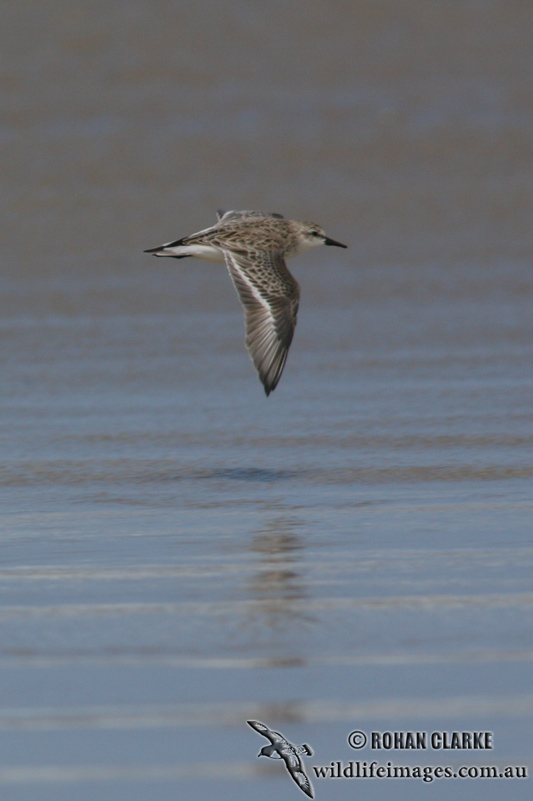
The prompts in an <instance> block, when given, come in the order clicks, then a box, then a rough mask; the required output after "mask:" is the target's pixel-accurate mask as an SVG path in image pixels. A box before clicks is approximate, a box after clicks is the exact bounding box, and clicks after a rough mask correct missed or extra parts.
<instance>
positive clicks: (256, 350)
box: [224, 249, 300, 395]
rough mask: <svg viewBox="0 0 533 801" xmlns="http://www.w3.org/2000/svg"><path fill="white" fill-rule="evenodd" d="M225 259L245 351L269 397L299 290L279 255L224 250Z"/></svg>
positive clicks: (284, 352)
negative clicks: (241, 321)
mask: <svg viewBox="0 0 533 801" xmlns="http://www.w3.org/2000/svg"><path fill="white" fill-rule="evenodd" d="M224 256H225V258H226V265H227V267H228V271H229V274H230V276H231V279H232V281H233V284H234V286H235V289H236V290H237V294H238V295H239V298H240V301H241V303H242V306H243V308H244V318H245V326H246V339H245V342H246V348H247V350H248V353H249V354H250V357H251V359H252V361H253V363H254V366H255V369H256V370H257V372H258V373H259V378H260V380H261V382H262V384H263V386H264V388H265V392H266V394H267V395H270V393H271V392H272V390H273V389H275V388H276V386H277V384H278V381H279V379H280V378H281V374H282V372H283V368H284V366H285V362H286V361H287V354H288V352H289V347H290V344H291V342H292V337H293V335H294V328H295V326H296V315H297V313H298V301H299V297H300V287H299V286H298V283H297V281H296V280H295V279H294V278H293V276H292V275H291V274H290V272H289V271H288V269H287V267H286V265H285V261H284V259H283V255H282V254H281V253H280V252H277V251H276V252H264V251H252V252H248V251H242V250H233V249H227V250H226V249H224Z"/></svg>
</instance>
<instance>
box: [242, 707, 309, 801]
mask: <svg viewBox="0 0 533 801" xmlns="http://www.w3.org/2000/svg"><path fill="white" fill-rule="evenodd" d="M246 722H247V723H248V725H249V726H251V727H252V729H255V731H257V732H259V734H262V735H263V737H266V738H267V740H270V745H264V746H263V748H262V749H261V750H260V752H259V753H258V755H257V756H266V757H269V758H270V759H283V761H284V762H285V767H286V768H287V770H288V771H289V774H290V776H291V778H292V779H294V781H295V782H296V784H297V785H298V787H299V788H300V790H301V791H302V792H304V793H305V794H306V795H308V796H309V798H313V785H312V784H311V782H310V781H309V779H308V777H307V776H306V774H305V771H304V769H303V767H302V760H301V759H300V756H301V755H302V754H305V755H306V756H312V754H313V751H312V750H311V748H310V747H309V746H308V745H305V744H304V745H300V746H296V745H292V744H291V743H290V742H289V741H288V740H286V739H285V737H284V736H283V735H282V734H280V733H279V732H277V731H272V729H269V728H268V726H265V724H264V723H260V722H259V721H258V720H247V721H246Z"/></svg>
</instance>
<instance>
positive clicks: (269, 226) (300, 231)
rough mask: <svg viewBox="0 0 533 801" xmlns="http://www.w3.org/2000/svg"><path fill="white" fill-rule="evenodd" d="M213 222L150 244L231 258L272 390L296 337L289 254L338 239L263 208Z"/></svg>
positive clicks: (253, 352) (249, 339) (260, 368)
mask: <svg viewBox="0 0 533 801" xmlns="http://www.w3.org/2000/svg"><path fill="white" fill-rule="evenodd" d="M217 216H218V222H217V223H216V224H215V225H213V226H211V227H210V228H205V229H204V230H202V231H198V233H196V234H191V235H190V236H185V237H183V238H182V239H177V240H176V241H174V242H168V243H167V244H166V245H160V246H159V247H157V248H151V249H150V250H145V251H144V252H145V253H153V255H154V256H170V257H171V258H175V259H184V258H186V257H187V256H195V257H196V258H198V259H206V260H207V261H216V262H224V261H225V262H226V266H227V268H228V272H229V274H230V276H231V280H232V281H233V285H234V287H235V289H236V290H237V294H238V296H239V299H240V301H241V303H242V306H243V309H244V318H245V327H246V339H245V342H246V348H247V350H248V353H249V354H250V357H251V359H252V361H253V363H254V366H255V369H256V370H257V372H258V374H259V379H260V381H261V382H262V384H263V386H264V388H265V393H266V394H267V395H270V393H271V392H272V390H273V389H275V388H276V386H277V384H278V381H279V380H280V378H281V374H282V372H283V368H284V366H285V362H286V360H287V354H288V352H289V346H290V344H291V342H292V337H293V334H294V328H295V326H296V314H297V312H298V300H299V297H300V287H299V286H298V283H297V281H296V280H295V279H294V278H293V276H292V275H291V273H290V272H289V271H288V269H287V265H286V264H285V259H286V258H290V257H291V256H298V255H299V254H300V253H305V251H306V250H310V249H311V248H314V247H317V246H318V245H336V246H337V247H339V248H345V247H347V246H346V245H342V244H341V243H340V242H335V240H334V239H330V238H329V237H327V236H326V234H325V233H324V231H323V230H322V228H320V226H318V225H315V223H310V222H298V221H296V220H285V219H284V218H283V217H282V215H281V214H265V213H263V212H262V211H226V212H223V211H219V212H218V214H217Z"/></svg>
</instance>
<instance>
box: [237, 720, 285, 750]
mask: <svg viewBox="0 0 533 801" xmlns="http://www.w3.org/2000/svg"><path fill="white" fill-rule="evenodd" d="M246 722H247V724H248V725H249V726H251V727H252V729H255V731H257V732H259V734H262V735H263V737H266V738H267V740H270V742H271V743H272V745H280V746H283V747H288V748H291V744H290V743H289V741H288V740H286V739H285V737H284V736H283V735H282V734H280V733H279V732H278V731H272V729H269V728H268V726H265V724H264V723H260V722H259V721H258V720H247V721H246Z"/></svg>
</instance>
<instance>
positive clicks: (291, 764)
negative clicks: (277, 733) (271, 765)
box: [281, 748, 313, 798]
mask: <svg viewBox="0 0 533 801" xmlns="http://www.w3.org/2000/svg"><path fill="white" fill-rule="evenodd" d="M281 758H282V759H283V760H284V761H285V765H286V767H287V770H288V771H289V773H290V775H291V777H292V778H293V779H294V781H295V782H296V784H297V785H298V787H299V788H300V790H302V791H303V792H304V793H305V794H306V795H308V796H309V798H313V785H312V784H311V782H310V781H309V778H308V777H307V775H306V773H305V771H304V769H303V767H302V761H301V759H300V757H299V756H297V755H296V754H295V753H294V750H291V752H290V753H288V752H287V749H285V748H284V749H283V751H282V752H281Z"/></svg>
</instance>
